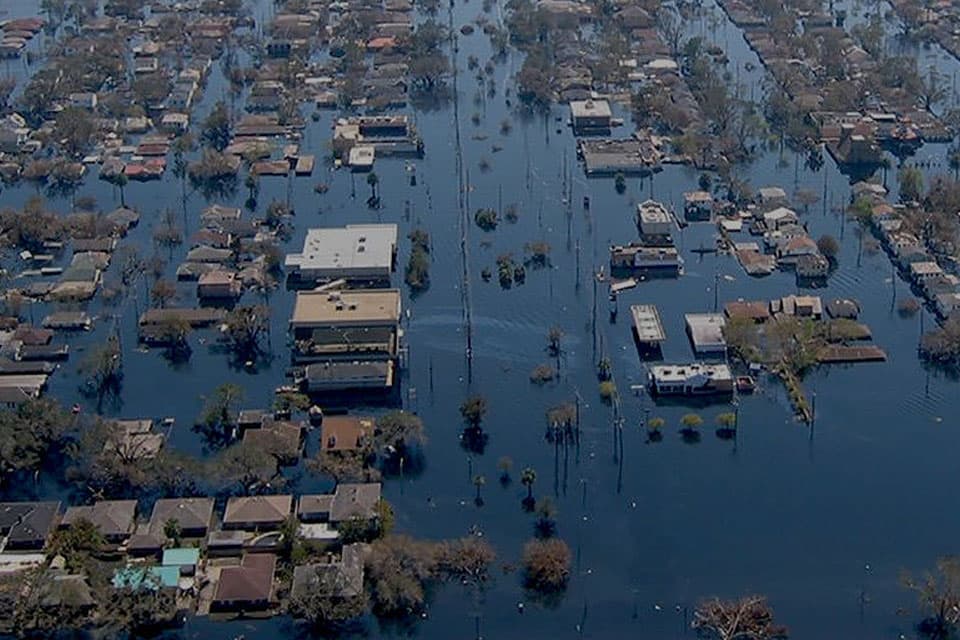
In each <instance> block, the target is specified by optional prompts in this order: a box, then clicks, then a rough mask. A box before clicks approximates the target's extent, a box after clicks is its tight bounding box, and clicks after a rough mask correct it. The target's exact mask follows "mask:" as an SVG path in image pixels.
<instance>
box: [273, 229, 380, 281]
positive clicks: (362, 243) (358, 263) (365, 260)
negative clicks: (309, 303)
mask: <svg viewBox="0 0 960 640" xmlns="http://www.w3.org/2000/svg"><path fill="white" fill-rule="evenodd" d="M396 246H397V225H395V224H349V225H347V226H346V227H342V228H338V229H310V230H309V231H307V238H306V240H305V241H304V243H303V251H302V252H301V253H291V254H289V255H288V256H287V259H286V261H285V265H286V267H287V269H295V270H306V271H334V272H349V271H367V270H371V269H374V270H386V271H387V272H389V271H390V269H391V266H392V265H393V254H394V251H395V250H396Z"/></svg>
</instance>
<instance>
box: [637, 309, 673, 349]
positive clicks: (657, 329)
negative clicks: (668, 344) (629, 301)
mask: <svg viewBox="0 0 960 640" xmlns="http://www.w3.org/2000/svg"><path fill="white" fill-rule="evenodd" d="M630 314H631V315H632V316H633V327H634V329H636V331H637V339H638V340H640V342H663V341H664V340H666V339H667V334H666V332H665V331H664V330H663V323H661V322H660V312H659V311H657V308H656V307H655V306H653V305H652V304H635V305H631V307H630Z"/></svg>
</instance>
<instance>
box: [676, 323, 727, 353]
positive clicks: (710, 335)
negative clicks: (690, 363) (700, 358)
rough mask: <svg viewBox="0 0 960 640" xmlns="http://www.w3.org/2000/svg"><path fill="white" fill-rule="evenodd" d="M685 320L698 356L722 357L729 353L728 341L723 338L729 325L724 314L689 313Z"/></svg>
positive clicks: (688, 333)
mask: <svg viewBox="0 0 960 640" xmlns="http://www.w3.org/2000/svg"><path fill="white" fill-rule="evenodd" d="M683 319H684V322H686V325H687V335H688V336H690V342H692V343H693V350H694V352H696V354H697V355H711V356H714V355H715V356H720V357H722V356H724V355H725V354H726V353H727V340H726V338H724V337H723V328H724V327H725V326H726V324H727V323H726V320H725V319H724V317H723V314H722V313H688V314H686V315H685V316H684V317H683Z"/></svg>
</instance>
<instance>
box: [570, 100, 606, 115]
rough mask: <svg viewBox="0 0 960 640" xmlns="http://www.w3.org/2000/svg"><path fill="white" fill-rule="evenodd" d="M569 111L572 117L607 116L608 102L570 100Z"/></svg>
mask: <svg viewBox="0 0 960 640" xmlns="http://www.w3.org/2000/svg"><path fill="white" fill-rule="evenodd" d="M570 112H571V113H572V114H573V117H574V118H588V117H592V118H609V117H610V116H611V115H612V112H611V111H610V103H609V102H607V101H606V100H571V101H570Z"/></svg>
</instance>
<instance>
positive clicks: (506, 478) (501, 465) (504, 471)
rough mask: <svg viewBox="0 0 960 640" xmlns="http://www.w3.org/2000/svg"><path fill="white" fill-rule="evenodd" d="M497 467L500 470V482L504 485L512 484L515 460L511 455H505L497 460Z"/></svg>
mask: <svg viewBox="0 0 960 640" xmlns="http://www.w3.org/2000/svg"><path fill="white" fill-rule="evenodd" d="M497 469H499V470H500V484H502V485H503V486H507V485H508V484H510V470H511V469H513V460H511V459H510V456H503V457H502V458H500V459H499V460H497Z"/></svg>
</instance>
